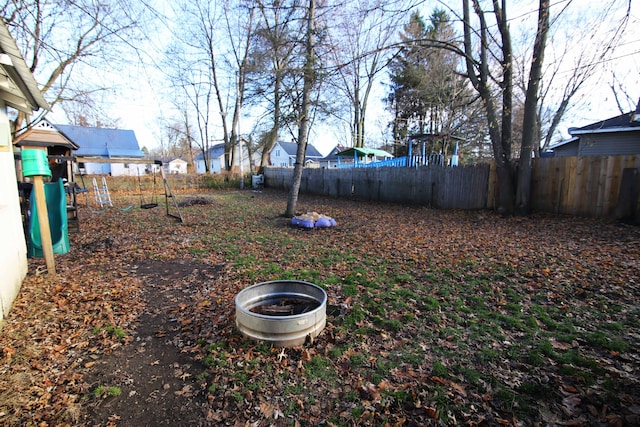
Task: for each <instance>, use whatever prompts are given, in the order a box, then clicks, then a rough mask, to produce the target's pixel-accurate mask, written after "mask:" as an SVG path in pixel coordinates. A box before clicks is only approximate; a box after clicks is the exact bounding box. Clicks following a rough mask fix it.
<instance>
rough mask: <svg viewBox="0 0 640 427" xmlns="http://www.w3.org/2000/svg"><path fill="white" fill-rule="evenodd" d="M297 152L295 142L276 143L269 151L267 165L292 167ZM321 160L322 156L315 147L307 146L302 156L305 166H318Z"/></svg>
mask: <svg viewBox="0 0 640 427" xmlns="http://www.w3.org/2000/svg"><path fill="white" fill-rule="evenodd" d="M297 151H298V144H296V143H295V142H282V141H278V142H276V143H275V144H274V145H273V148H272V149H271V151H269V164H270V165H271V166H281V167H293V166H294V164H295V162H296V153H297ZM322 158H323V156H322V154H320V152H319V151H318V150H317V149H316V147H314V146H313V145H311V144H307V152H306V153H305V156H304V164H305V166H310V164H316V165H318V164H319V162H320V160H322Z"/></svg>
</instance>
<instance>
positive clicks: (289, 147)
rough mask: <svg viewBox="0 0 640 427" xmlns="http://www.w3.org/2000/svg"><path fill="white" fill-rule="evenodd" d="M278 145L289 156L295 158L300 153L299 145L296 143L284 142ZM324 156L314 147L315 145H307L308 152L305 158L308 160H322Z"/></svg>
mask: <svg viewBox="0 0 640 427" xmlns="http://www.w3.org/2000/svg"><path fill="white" fill-rule="evenodd" d="M278 144H279V145H280V147H282V149H283V150H284V151H285V152H286V153H287V155H289V156H295V155H296V153H297V152H298V144H297V143H295V142H283V141H278ZM322 157H323V156H322V154H320V152H319V151H318V150H317V149H316V147H314V146H313V144H307V151H306V153H305V158H307V159H310V158H312V159H321V158H322Z"/></svg>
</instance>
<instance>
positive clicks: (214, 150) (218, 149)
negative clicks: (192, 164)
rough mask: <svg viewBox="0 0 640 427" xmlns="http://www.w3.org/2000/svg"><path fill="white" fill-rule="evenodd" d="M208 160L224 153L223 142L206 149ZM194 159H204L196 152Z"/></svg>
mask: <svg viewBox="0 0 640 427" xmlns="http://www.w3.org/2000/svg"><path fill="white" fill-rule="evenodd" d="M207 154H208V157H209V160H211V159H217V158H219V157H221V156H223V155H224V143H220V144H216V145H214V146H212V147H209V149H208V150H207ZM194 160H204V156H203V155H202V153H200V154H198V155H197V156H196V157H195V158H194Z"/></svg>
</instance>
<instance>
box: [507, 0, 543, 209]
mask: <svg viewBox="0 0 640 427" xmlns="http://www.w3.org/2000/svg"><path fill="white" fill-rule="evenodd" d="M548 32H549V0H540V5H539V7H538V32H537V33H536V41H535V44H534V46H533V58H532V59H531V71H530V72H529V82H528V84H527V94H526V98H525V101H524V118H523V123H522V146H521V149H520V165H519V168H518V187H517V191H516V208H515V213H516V214H517V215H528V214H529V213H530V212H531V153H532V151H533V141H534V139H535V137H536V133H537V132H536V129H537V127H536V121H537V120H536V119H537V118H536V114H537V106H538V89H539V87H540V79H541V78H542V62H543V60H544V48H545V44H546V41H547V33H548Z"/></svg>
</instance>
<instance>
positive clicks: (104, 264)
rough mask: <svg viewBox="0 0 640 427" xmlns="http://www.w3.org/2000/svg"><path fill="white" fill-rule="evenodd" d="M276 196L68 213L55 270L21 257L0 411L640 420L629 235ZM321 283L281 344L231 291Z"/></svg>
mask: <svg viewBox="0 0 640 427" xmlns="http://www.w3.org/2000/svg"><path fill="white" fill-rule="evenodd" d="M286 196H287V195H286V194H285V193H283V192H279V191H273V190H269V189H267V190H264V191H261V192H256V191H250V190H245V191H211V192H200V193H198V194H186V193H185V194H178V196H177V200H178V201H180V202H182V204H183V207H182V208H181V212H182V215H183V217H184V223H183V224H181V223H179V222H177V221H175V219H173V218H171V217H167V216H165V212H164V206H163V205H162V204H161V206H159V207H157V208H155V209H139V208H138V207H137V203H138V200H137V199H136V197H135V196H134V195H131V194H125V193H123V194H118V193H115V194H114V195H113V198H114V201H115V202H116V204H117V205H118V206H120V207H124V206H128V205H131V204H133V205H134V207H133V208H132V209H129V210H123V209H118V208H109V209H107V210H105V211H103V212H95V211H92V210H90V209H88V208H87V207H85V206H81V207H80V218H81V224H80V232H73V233H71V235H70V240H71V246H72V247H71V251H70V252H69V253H68V254H65V255H57V256H56V264H57V265H56V267H57V274H56V275H55V276H54V277H52V276H49V275H47V274H44V271H46V270H45V268H44V260H42V259H30V261H29V266H30V271H29V274H28V276H27V278H26V280H25V282H24V284H23V288H22V291H21V293H20V295H19V297H18V299H17V300H16V302H15V305H14V307H13V309H12V311H11V313H10V316H9V318H8V319H7V321H6V322H5V324H4V325H3V327H2V330H1V331H0V351H1V353H0V424H2V425H15V426H24V425H26V426H30V425H33V426H53V425H90V426H107V425H113V426H142V425H150V426H151V425H153V426H159V425H171V426H197V425H239V426H245V425H249V426H270V425H275V426H289V425H291V426H297V425H301V426H308V425H327V426H354V425H372V426H385V425H389V426H396V425H406V426H425V425H427V426H428V425H490V426H491V425H513V426H520V425H522V426H533V425H540V426H542V425H611V426H625V425H629V426H630V425H638V424H640V354H639V349H640V306H639V304H638V303H639V298H640V229H639V228H637V227H632V226H627V225H623V224H616V223H611V222H607V221H604V220H592V219H583V218H573V217H555V216H542V215H533V216H531V217H528V218H502V217H500V216H498V215H495V214H494V213H492V212H480V211H440V210H433V209H429V208H423V207H411V206H399V205H385V204H373V203H363V202H357V201H349V200H336V199H332V198H320V197H310V196H305V195H301V196H300V200H299V203H298V210H299V212H300V213H304V212H307V211H316V212H319V213H323V214H326V215H329V216H331V217H333V218H335V219H336V221H337V226H336V227H332V228H323V229H319V228H313V229H302V228H295V227H292V226H291V225H290V220H289V219H287V218H284V217H282V216H281V214H282V213H283V212H284V210H285V207H286ZM275 279H295V280H304V281H309V282H312V283H315V284H317V285H319V286H321V287H323V288H324V289H325V290H326V293H327V295H328V305H327V325H326V327H325V329H324V330H323V332H322V333H321V334H320V335H319V336H318V337H317V338H316V339H315V340H313V342H312V343H308V344H305V345H304V346H301V347H295V348H288V349H284V350H282V349H279V348H273V347H271V346H269V345H267V344H264V343H259V342H254V341H251V340H248V339H246V338H244V337H243V336H242V335H241V334H240V333H239V332H238V331H237V330H236V327H235V323H234V322H235V305H234V298H235V295H236V294H237V293H238V292H239V291H240V290H241V289H243V288H244V287H246V286H248V285H251V284H254V283H258V282H263V281H268V280H275Z"/></svg>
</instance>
